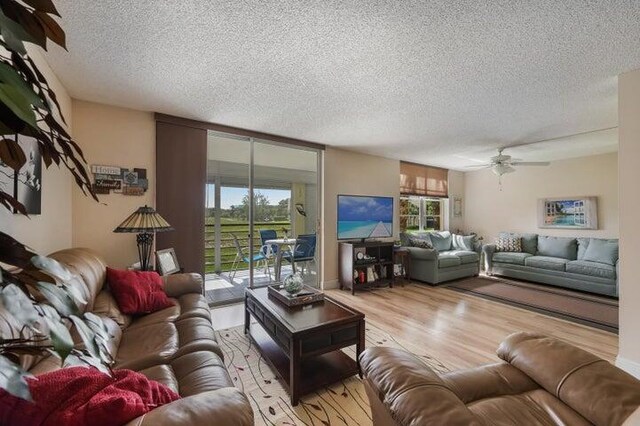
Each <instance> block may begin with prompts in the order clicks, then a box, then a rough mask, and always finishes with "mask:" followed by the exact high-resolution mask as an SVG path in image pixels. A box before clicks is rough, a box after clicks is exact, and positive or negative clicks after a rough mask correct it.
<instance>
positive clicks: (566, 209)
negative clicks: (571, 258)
mask: <svg viewBox="0 0 640 426" xmlns="http://www.w3.org/2000/svg"><path fill="white" fill-rule="evenodd" d="M538 228H560V229H598V199H597V197H562V198H541V199H539V200H538Z"/></svg>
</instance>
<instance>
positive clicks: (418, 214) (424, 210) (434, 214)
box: [400, 197, 449, 232]
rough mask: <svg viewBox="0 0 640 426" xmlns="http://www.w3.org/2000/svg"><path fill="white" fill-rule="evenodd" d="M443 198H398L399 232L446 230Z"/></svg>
mask: <svg viewBox="0 0 640 426" xmlns="http://www.w3.org/2000/svg"><path fill="white" fill-rule="evenodd" d="M448 201H449V200H447V199H445V198H427V197H400V230H401V231H402V232H405V231H433V230H436V231H441V230H443V229H445V228H446V223H445V219H446V215H445V211H446V209H447V203H448Z"/></svg>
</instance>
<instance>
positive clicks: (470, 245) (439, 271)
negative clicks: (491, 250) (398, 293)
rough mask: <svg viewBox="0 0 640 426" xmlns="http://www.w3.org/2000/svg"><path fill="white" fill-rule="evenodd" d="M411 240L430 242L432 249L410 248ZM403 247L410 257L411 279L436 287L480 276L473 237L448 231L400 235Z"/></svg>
mask: <svg viewBox="0 0 640 426" xmlns="http://www.w3.org/2000/svg"><path fill="white" fill-rule="evenodd" d="M410 238H414V239H416V238H417V239H423V240H426V241H428V242H429V244H430V245H431V246H433V248H432V249H428V248H421V247H413V246H412V244H411V241H410ZM400 242H401V243H402V246H403V248H406V249H407V250H409V253H410V257H411V268H410V270H409V273H410V277H411V279H413V280H418V281H422V282H426V283H428V284H438V283H441V282H444V281H450V280H455V279H458V278H465V277H473V276H476V275H478V274H479V273H480V251H481V249H482V246H481V245H480V244H478V243H477V242H476V240H475V236H462V235H457V234H452V233H450V232H449V231H442V232H412V233H405V232H401V233H400Z"/></svg>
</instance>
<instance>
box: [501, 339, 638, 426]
mask: <svg viewBox="0 0 640 426" xmlns="http://www.w3.org/2000/svg"><path fill="white" fill-rule="evenodd" d="M497 355H498V356H499V357H500V358H502V359H503V360H505V361H507V362H508V363H510V364H511V365H513V366H514V367H516V368H517V369H519V370H521V371H522V372H523V373H525V374H526V375H528V376H529V377H531V379H533V380H535V381H536V383H538V384H539V385H540V386H542V387H543V388H545V389H546V390H547V392H549V393H551V394H552V395H554V396H556V397H557V398H559V399H560V400H561V401H562V402H564V403H565V404H567V405H569V406H570V407H571V408H573V409H574V410H575V411H577V412H578V413H580V415H582V416H583V417H584V418H586V419H587V420H589V421H590V422H591V423H593V424H596V425H619V424H622V422H623V421H624V419H626V418H627V417H629V416H630V415H631V413H633V411H635V410H636V408H637V407H638V406H640V381H638V380H637V379H635V378H634V377H633V376H631V375H629V374H628V373H625V372H624V371H622V370H620V369H618V368H616V367H614V366H613V365H611V364H610V363H608V362H607V361H605V360H603V359H600V358H598V357H597V356H595V355H593V354H591V353H589V352H587V351H585V350H582V349H580V348H578V347H575V346H572V345H569V344H568V343H565V342H563V341H561V340H558V339H554V338H552V337H547V336H542V335H537V334H533V333H524V332H520V333H514V334H512V335H510V336H509V337H507V338H506V339H505V340H504V341H503V342H502V343H501V344H500V347H499V348H498V351H497Z"/></svg>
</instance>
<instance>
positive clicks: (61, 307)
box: [36, 281, 79, 317]
mask: <svg viewBox="0 0 640 426" xmlns="http://www.w3.org/2000/svg"><path fill="white" fill-rule="evenodd" d="M36 287H37V288H38V290H39V291H40V293H42V296H44V298H45V299H47V301H48V302H49V303H50V304H51V306H53V307H54V308H55V309H56V311H58V312H59V313H60V315H62V316H64V317H70V316H72V315H78V314H79V309H78V306H77V305H76V304H75V303H74V301H73V299H72V298H71V296H69V293H67V292H66V291H65V290H64V289H63V288H62V287H58V286H57V285H55V284H50V283H45V282H42V281H39V282H37V283H36Z"/></svg>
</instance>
